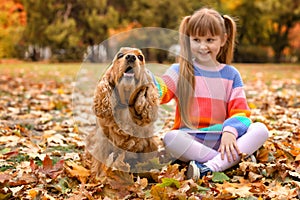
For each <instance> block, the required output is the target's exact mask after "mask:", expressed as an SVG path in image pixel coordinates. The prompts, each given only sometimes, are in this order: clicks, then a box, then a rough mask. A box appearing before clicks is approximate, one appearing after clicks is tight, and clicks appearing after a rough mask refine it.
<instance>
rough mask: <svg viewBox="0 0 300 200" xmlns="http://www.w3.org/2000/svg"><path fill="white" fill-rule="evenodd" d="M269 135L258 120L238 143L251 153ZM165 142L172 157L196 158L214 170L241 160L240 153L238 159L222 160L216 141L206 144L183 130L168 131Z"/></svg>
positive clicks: (188, 159)
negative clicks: (215, 147)
mask: <svg viewBox="0 0 300 200" xmlns="http://www.w3.org/2000/svg"><path fill="white" fill-rule="evenodd" d="M268 137H269V132H268V129H267V127H266V126H265V125H264V124H263V123H260V122H256V123H253V124H251V125H250V127H249V129H248V131H247V133H245V134H244V135H243V136H241V137H240V138H238V139H237V145H238V147H239V149H240V151H241V152H242V153H246V154H247V155H251V154H253V153H254V152H255V151H256V150H258V149H259V148H260V147H261V146H262V145H263V144H264V142H265V141H266V140H267V139H268ZM164 143H165V146H166V150H167V152H168V153H170V154H171V155H172V157H174V158H177V159H180V160H182V161H186V162H187V161H191V160H196V161H198V162H200V163H203V164H205V165H206V166H207V167H209V168H210V169H211V170H212V171H224V170H226V169H228V168H230V167H232V166H234V165H236V164H237V163H239V161H240V157H239V156H238V155H237V158H238V159H237V160H235V161H232V162H228V160H227V156H225V158H224V160H222V159H221V153H220V152H218V151H216V150H215V149H214V148H212V147H213V146H215V145H216V143H217V142H216V141H210V142H207V141H205V145H204V144H203V142H200V141H198V140H197V139H196V138H195V137H194V136H193V135H192V134H188V133H186V132H184V131H181V130H172V131H170V132H168V133H166V135H165V137H164Z"/></svg>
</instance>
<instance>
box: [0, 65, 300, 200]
mask: <svg viewBox="0 0 300 200" xmlns="http://www.w3.org/2000/svg"><path fill="white" fill-rule="evenodd" d="M237 66H238V68H239V70H240V72H241V74H242V76H243V78H244V82H245V85H246V86H245V90H246V93H247V97H248V101H249V106H250V107H251V109H252V120H253V121H260V122H263V123H265V124H266V125H267V127H268V128H269V130H270V134H271V135H270V138H269V139H268V141H267V142H266V143H265V144H264V146H263V147H262V148H261V149H260V150H259V151H257V152H256V153H255V154H254V155H253V156H251V157H245V158H243V160H242V161H241V163H240V164H239V165H237V166H235V167H233V168H231V169H229V170H226V171H225V172H220V173H213V174H212V175H210V176H207V177H204V178H203V179H201V180H199V181H197V182H194V181H193V180H186V177H185V171H186V165H185V164H184V163H176V164H172V165H167V166H165V167H163V168H162V169H160V170H159V171H155V172H154V173H153V174H152V176H151V177H148V178H145V177H136V176H134V175H132V174H127V173H122V172H116V171H111V172H110V173H108V175H107V176H106V178H104V179H98V180H94V179H93V178H92V177H91V173H90V170H89V162H88V159H87V158H86V157H85V153H84V150H85V144H84V137H85V135H86V134H87V133H88V132H89V131H92V130H93V127H94V126H95V124H93V123H91V121H92V120H90V119H89V117H90V114H89V112H90V104H91V102H90V97H89V96H88V95H86V93H85V92H84V91H85V89H84V88H81V89H80V90H79V91H77V92H76V91H75V90H74V86H76V84H78V82H79V83H82V82H84V81H85V83H87V84H85V86H86V87H92V86H91V85H89V84H88V81H87V79H86V76H87V77H88V74H87V73H81V76H80V74H79V75H78V74H77V72H78V71H79V68H80V66H79V64H68V65H62V64H60V65H57V64H40V63H35V64H23V63H12V64H1V65H0V199H299V198H300V126H299V124H300V66H296V65H271V64H270V65H259V66H257V65H255V64H253V65H237ZM160 70H161V69H160ZM76 74H77V76H76ZM82 74H84V75H82ZM78 80H80V81H78ZM78 88H80V87H78ZM74 91H75V92H74ZM74 93H75V94H76V95H75V98H74ZM84 98H85V99H86V101H76V99H84ZM74 99H75V100H74ZM80 102H81V104H80ZM82 102H85V103H82ZM163 110H164V112H162V113H161V116H160V122H159V123H161V124H162V127H163V130H162V131H164V130H166V129H168V128H170V126H171V125H172V108H171V109H169V108H164V109H163ZM86 113H87V114H86ZM153 165H154V166H155V165H159V163H158V162H157V163H153Z"/></svg>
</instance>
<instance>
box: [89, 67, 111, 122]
mask: <svg viewBox="0 0 300 200" xmlns="http://www.w3.org/2000/svg"><path fill="white" fill-rule="evenodd" d="M113 75H114V73H113V72H112V65H111V66H110V67H109V68H108V70H107V71H106V73H105V74H104V75H103V77H102V78H101V79H100V80H99V81H98V83H97V87H96V89H95V92H94V104H93V110H94V112H95V115H96V116H97V117H99V118H102V119H103V118H109V117H112V116H113V113H112V109H111V102H110V96H111V95H112V91H113V89H114V86H115V83H114V77H113Z"/></svg>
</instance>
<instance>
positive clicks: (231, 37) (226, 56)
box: [218, 15, 236, 64]
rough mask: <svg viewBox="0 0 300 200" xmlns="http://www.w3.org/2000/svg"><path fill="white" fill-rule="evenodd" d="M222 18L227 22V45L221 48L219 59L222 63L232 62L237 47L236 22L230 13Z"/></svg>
mask: <svg viewBox="0 0 300 200" xmlns="http://www.w3.org/2000/svg"><path fill="white" fill-rule="evenodd" d="M222 18H223V20H224V24H225V30H226V34H227V39H226V43H225V45H224V46H223V47H222V48H221V50H220V52H219V55H218V61H219V62H221V63H226V64H230V63H231V62H232V59H233V53H234V48H235V36H236V23H235V21H234V20H233V19H232V18H231V17H230V16H228V15H223V16H222Z"/></svg>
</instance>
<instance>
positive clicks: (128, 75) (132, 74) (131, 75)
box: [123, 72, 134, 78]
mask: <svg viewBox="0 0 300 200" xmlns="http://www.w3.org/2000/svg"><path fill="white" fill-rule="evenodd" d="M123 75H124V77H127V78H130V77H133V76H134V73H132V72H131V73H126V72H124V74H123Z"/></svg>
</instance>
